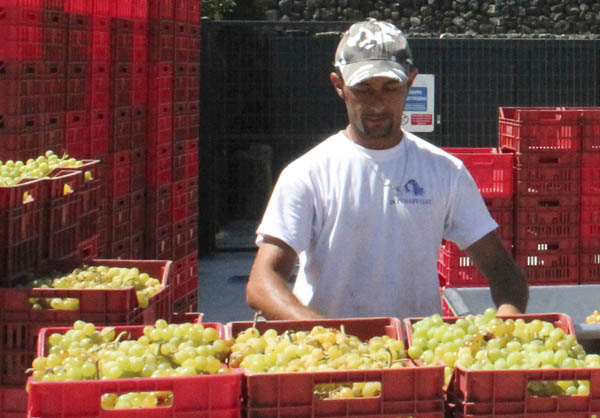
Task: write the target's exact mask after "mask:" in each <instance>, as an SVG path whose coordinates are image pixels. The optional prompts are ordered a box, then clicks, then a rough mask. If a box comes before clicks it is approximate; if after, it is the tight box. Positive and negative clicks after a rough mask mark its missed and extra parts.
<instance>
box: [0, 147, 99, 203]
mask: <svg viewBox="0 0 600 418" xmlns="http://www.w3.org/2000/svg"><path fill="white" fill-rule="evenodd" d="M82 165H83V162H82V161H79V160H77V159H75V158H69V156H68V155H66V154H64V155H63V156H62V157H59V156H58V155H56V154H54V152H52V151H46V154H45V155H40V156H39V157H37V158H35V159H34V158H30V159H29V160H27V161H13V160H8V161H0V187H9V186H14V185H16V184H17V183H19V182H20V181H21V180H23V179H27V178H43V177H47V176H48V175H49V174H50V173H51V172H52V170H54V169H56V168H77V167H81V166H82ZM91 176H92V173H91V172H89V171H86V172H85V179H86V180H90V179H91ZM67 186H68V185H67ZM65 194H67V193H65Z"/></svg>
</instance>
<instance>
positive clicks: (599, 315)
mask: <svg viewBox="0 0 600 418" xmlns="http://www.w3.org/2000/svg"><path fill="white" fill-rule="evenodd" d="M585 322H586V323H588V324H595V323H598V322H600V312H599V311H598V310H597V309H594V312H592V313H591V314H590V315H588V316H587V317H586V318H585Z"/></svg>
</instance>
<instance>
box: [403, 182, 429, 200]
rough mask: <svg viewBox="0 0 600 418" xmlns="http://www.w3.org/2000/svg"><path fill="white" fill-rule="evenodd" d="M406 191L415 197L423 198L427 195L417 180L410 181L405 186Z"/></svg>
mask: <svg viewBox="0 0 600 418" xmlns="http://www.w3.org/2000/svg"><path fill="white" fill-rule="evenodd" d="M404 190H406V192H407V193H410V192H411V191H412V192H413V194H414V195H415V196H421V195H422V194H423V193H425V190H423V188H422V187H421V186H419V183H417V181H416V180H415V179H410V180H408V181H407V182H406V184H405V185H404Z"/></svg>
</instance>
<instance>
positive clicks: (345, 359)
mask: <svg viewBox="0 0 600 418" xmlns="http://www.w3.org/2000/svg"><path fill="white" fill-rule="evenodd" d="M406 360H407V355H406V351H405V349H404V343H403V342H402V341H399V340H396V339H394V338H391V337H389V336H381V337H379V336H377V337H372V338H371V339H369V340H368V341H366V342H363V341H361V340H360V339H359V338H358V337H356V336H352V335H349V334H346V333H345V331H344V329H343V327H341V329H340V330H338V329H335V328H325V327H323V326H315V327H313V328H312V330H311V331H310V332H306V331H295V332H294V331H289V330H288V331H285V332H283V333H281V334H278V332H277V331H276V330H274V329H268V330H266V331H265V332H264V333H263V334H262V335H261V334H260V332H259V331H258V330H257V329H256V328H253V327H251V328H247V329H246V330H244V331H242V332H240V333H239V334H238V335H237V337H236V339H235V343H234V344H233V346H232V347H231V355H230V358H229V365H230V367H241V368H243V369H246V370H248V371H250V372H252V373H290V372H315V371H332V370H352V369H381V368H398V367H403V366H404V362H405V361H406ZM380 393H381V382H354V383H347V384H345V383H332V384H322V385H317V386H316V387H315V395H316V396H317V397H319V398H355V397H368V396H379V395H380Z"/></svg>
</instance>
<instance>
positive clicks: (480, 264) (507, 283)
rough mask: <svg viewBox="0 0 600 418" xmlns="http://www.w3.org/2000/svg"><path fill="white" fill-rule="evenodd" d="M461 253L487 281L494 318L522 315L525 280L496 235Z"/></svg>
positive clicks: (527, 289)
mask: <svg viewBox="0 0 600 418" xmlns="http://www.w3.org/2000/svg"><path fill="white" fill-rule="evenodd" d="M465 252H466V253H467V254H468V255H469V257H471V259H472V260H473V263H474V264H475V266H476V267H477V268H478V269H479V271H480V272H481V273H482V274H483V275H485V277H487V279H488V282H489V284H490V291H491V292H492V299H493V300H494V303H495V304H496V307H497V308H498V315H512V314H518V313H525V309H526V308H527V302H528V300H529V287H528V284H527V279H526V278H525V275H524V274H523V271H522V270H521V269H520V268H519V266H517V265H516V264H515V261H514V259H513V257H512V256H511V255H510V254H509V253H508V251H507V250H506V249H505V248H504V246H503V245H502V241H500V239H499V238H498V236H497V235H496V233H495V232H493V231H492V232H490V233H488V234H487V235H485V236H484V237H483V238H481V239H480V240H479V241H477V242H475V243H474V244H472V245H470V246H469V247H468V248H466V249H465Z"/></svg>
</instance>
